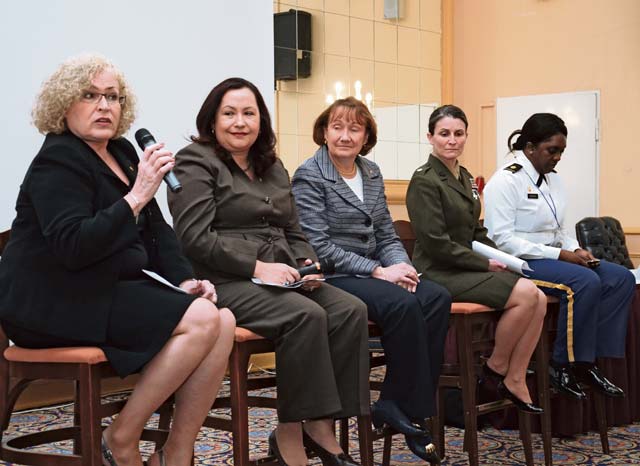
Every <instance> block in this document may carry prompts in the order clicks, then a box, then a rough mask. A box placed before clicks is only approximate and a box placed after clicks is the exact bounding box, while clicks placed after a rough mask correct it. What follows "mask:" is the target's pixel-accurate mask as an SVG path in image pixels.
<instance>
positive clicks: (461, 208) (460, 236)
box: [407, 105, 547, 413]
mask: <svg viewBox="0 0 640 466" xmlns="http://www.w3.org/2000/svg"><path fill="white" fill-rule="evenodd" d="M467 126H468V123H467V117H466V115H465V114H464V112H463V111H462V110H461V109H460V108H458V107H456V106H454V105H445V106H442V107H439V108H437V109H436V110H434V111H433V113H432V114H431V116H430V117H429V133H428V135H427V136H428V138H429V142H430V143H431V144H432V146H433V153H432V154H431V155H430V156H429V160H428V161H427V163H426V164H424V165H423V166H421V167H419V168H418V169H417V170H416V171H415V173H414V174H413V177H412V179H411V183H410V184H409V188H408V191H407V209H408V211H409V217H410V218H411V224H412V225H413V228H414V230H415V232H416V237H417V241H416V245H415V249H414V253H413V263H414V264H415V266H416V268H417V269H418V270H419V271H421V272H424V274H425V276H426V277H427V278H429V279H431V280H433V281H434V282H436V283H440V284H441V285H443V286H444V287H445V288H447V289H448V290H449V292H450V293H451V296H452V297H453V301H458V302H465V301H466V302H474V303H479V304H484V305H487V306H491V307H494V308H497V309H504V311H505V312H504V314H503V316H502V317H501V318H500V322H499V323H498V327H497V328H496V335H495V341H496V344H495V347H494V349H493V353H492V354H491V357H490V358H489V359H488V361H487V362H486V364H485V365H484V366H483V370H484V373H485V375H487V376H489V377H491V378H494V379H496V380H497V381H498V382H499V385H498V389H499V391H500V393H501V394H502V395H503V396H504V397H505V398H509V399H511V400H512V401H513V402H514V404H515V405H516V406H517V407H518V408H519V409H521V410H524V411H527V412H532V413H541V412H542V409H541V408H539V407H538V406H535V405H534V404H533V403H532V401H531V396H530V394H529V390H528V389H527V384H526V380H525V376H526V370H527V366H528V364H529V360H530V359H531V355H532V354H533V351H534V349H535V346H536V344H537V342H538V338H539V337H540V332H541V331H542V321H543V319H544V315H545V312H546V302H547V301H546V298H545V296H544V294H542V292H541V291H540V290H538V288H537V287H536V285H534V284H533V282H531V281H530V280H527V279H525V278H521V277H520V276H519V275H516V274H514V273H511V272H508V271H506V266H505V265H504V264H502V263H500V262H498V261H496V260H493V259H486V258H485V257H484V256H481V255H480V254H478V253H476V252H474V251H473V250H472V249H471V243H472V241H479V242H481V243H484V244H486V245H489V246H491V247H494V248H495V247H496V246H495V244H494V243H493V241H491V240H490V239H489V238H488V237H487V230H486V228H484V227H482V226H481V225H480V223H479V222H478V219H479V217H480V210H481V206H480V196H479V194H478V190H477V188H476V187H475V183H474V181H473V177H472V176H471V174H470V173H469V172H468V171H467V170H466V169H465V168H464V167H463V166H461V165H460V164H459V162H458V157H460V156H461V155H462V152H463V150H464V145H465V142H466V140H467Z"/></svg>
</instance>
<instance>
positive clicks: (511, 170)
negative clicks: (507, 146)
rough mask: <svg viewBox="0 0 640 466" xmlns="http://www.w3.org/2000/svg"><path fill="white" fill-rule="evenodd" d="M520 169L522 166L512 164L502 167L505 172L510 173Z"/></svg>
mask: <svg viewBox="0 0 640 466" xmlns="http://www.w3.org/2000/svg"><path fill="white" fill-rule="evenodd" d="M521 168H522V165H520V164H519V163H512V164H511V165H509V166H507V167H504V169H505V170H507V171H508V172H511V173H516V172H518V171H519V170H520V169H521Z"/></svg>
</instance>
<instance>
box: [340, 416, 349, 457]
mask: <svg viewBox="0 0 640 466" xmlns="http://www.w3.org/2000/svg"><path fill="white" fill-rule="evenodd" d="M339 422H340V448H342V451H343V452H345V453H347V454H349V418H347V417H345V418H342V419H340V421H339Z"/></svg>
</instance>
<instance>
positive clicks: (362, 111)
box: [313, 97, 378, 155]
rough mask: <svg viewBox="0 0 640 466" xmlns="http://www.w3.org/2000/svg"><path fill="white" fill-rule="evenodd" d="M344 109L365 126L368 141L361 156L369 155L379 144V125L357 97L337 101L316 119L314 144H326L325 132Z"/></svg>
mask: <svg viewBox="0 0 640 466" xmlns="http://www.w3.org/2000/svg"><path fill="white" fill-rule="evenodd" d="M342 109H343V110H345V111H346V113H347V114H348V116H349V117H352V118H353V119H354V120H356V121H357V122H358V123H360V124H361V125H364V126H365V131H366V132H367V141H366V142H365V143H364V145H363V146H362V150H361V151H360V155H367V154H368V153H369V152H371V149H373V148H374V146H375V145H376V143H377V142H378V125H376V120H374V118H373V115H371V112H370V111H369V109H368V108H367V106H366V105H365V104H363V103H362V102H361V101H359V100H358V99H356V98H355V97H347V98H345V99H338V100H336V101H335V102H334V103H332V104H331V105H330V106H329V107H327V108H326V109H325V110H324V111H323V112H322V113H321V114H320V116H318V118H316V121H315V123H314V124H313V140H314V142H315V143H316V144H318V145H319V146H322V145H324V144H325V142H326V141H325V139H324V132H325V130H326V129H327V128H328V126H329V122H330V121H331V120H332V119H333V117H335V116H336V114H337V113H338V112H339V111H340V110H342Z"/></svg>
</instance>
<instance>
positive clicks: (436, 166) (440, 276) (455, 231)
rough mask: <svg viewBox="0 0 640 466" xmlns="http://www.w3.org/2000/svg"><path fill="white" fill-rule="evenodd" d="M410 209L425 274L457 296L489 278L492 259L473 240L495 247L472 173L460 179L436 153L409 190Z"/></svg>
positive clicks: (417, 262)
mask: <svg viewBox="0 0 640 466" xmlns="http://www.w3.org/2000/svg"><path fill="white" fill-rule="evenodd" d="M407 209H408V211H409V217H410V219H411V225H412V226H413V229H414V230H415V233H416V238H417V240H416V245H415V248H414V252H413V263H414V265H415V267H416V269H418V271H419V272H423V273H424V276H423V278H427V279H429V280H433V281H435V282H437V283H439V284H441V285H443V286H444V287H445V288H447V289H448V290H449V292H450V293H451V294H452V295H453V296H454V297H455V296H456V295H458V294H460V293H462V292H463V291H466V290H468V289H471V288H473V287H474V286H476V285H478V284H480V283H482V282H484V281H486V280H488V279H489V278H490V277H491V275H492V273H491V272H489V271H488V268H489V261H488V259H486V258H485V257H483V256H481V255H479V254H477V253H475V252H473V251H472V250H471V242H472V241H474V240H475V241H479V242H481V243H484V244H487V245H489V246H491V247H496V245H495V244H494V243H493V241H491V240H490V239H489V238H488V237H487V230H486V228H484V227H482V226H481V225H480V223H479V222H478V219H479V218H480V211H481V205H480V196H479V194H478V190H477V188H476V186H475V182H474V181H473V177H472V176H471V173H469V172H468V171H467V169H466V168H464V167H462V166H460V179H459V180H458V179H456V178H455V177H454V175H453V174H452V173H451V171H450V170H449V169H448V168H447V167H446V166H445V165H444V164H443V163H442V162H441V161H440V160H438V159H437V158H436V157H434V156H433V155H431V156H429V160H427V163H426V164H424V165H422V166H421V167H419V168H418V169H416V171H415V172H414V174H413V177H412V178H411V182H410V183H409V188H408V191H407Z"/></svg>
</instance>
